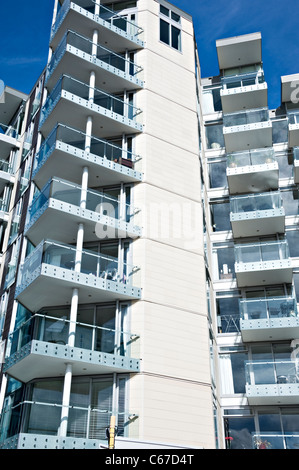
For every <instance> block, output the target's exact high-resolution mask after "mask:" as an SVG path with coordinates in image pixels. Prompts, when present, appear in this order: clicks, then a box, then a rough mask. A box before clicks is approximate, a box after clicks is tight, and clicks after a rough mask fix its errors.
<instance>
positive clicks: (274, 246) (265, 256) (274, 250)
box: [235, 240, 290, 264]
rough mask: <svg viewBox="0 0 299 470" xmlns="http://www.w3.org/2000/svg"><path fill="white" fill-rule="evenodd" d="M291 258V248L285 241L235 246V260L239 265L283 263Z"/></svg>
mask: <svg viewBox="0 0 299 470" xmlns="http://www.w3.org/2000/svg"><path fill="white" fill-rule="evenodd" d="M289 257H290V254H289V247H288V243H287V241H285V240H281V241H268V242H259V243H249V244H247V243H244V244H240V245H235V259H236V263H238V264H245V263H261V262H264V261H281V260H287V259H289Z"/></svg>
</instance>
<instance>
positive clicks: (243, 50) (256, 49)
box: [216, 33, 262, 70]
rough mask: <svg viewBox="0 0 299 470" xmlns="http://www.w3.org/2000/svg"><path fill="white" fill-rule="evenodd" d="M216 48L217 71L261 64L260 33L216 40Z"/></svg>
mask: <svg viewBox="0 0 299 470" xmlns="http://www.w3.org/2000/svg"><path fill="white" fill-rule="evenodd" d="M216 47H217V55H218V63H219V70H223V69H230V68H234V67H242V66H244V65H249V64H260V63H261V62H262V37H261V33H251V34H244V35H241V36H236V37H232V38H225V39H218V40H217V41H216Z"/></svg>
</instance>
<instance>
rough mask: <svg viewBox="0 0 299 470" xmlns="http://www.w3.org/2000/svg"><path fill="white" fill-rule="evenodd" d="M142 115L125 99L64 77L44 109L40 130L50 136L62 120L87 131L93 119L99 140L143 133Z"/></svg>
mask: <svg viewBox="0 0 299 470" xmlns="http://www.w3.org/2000/svg"><path fill="white" fill-rule="evenodd" d="M141 115H142V112H141V110H140V109H138V108H136V107H135V106H133V105H131V104H130V103H129V102H126V101H124V99H123V98H120V97H118V96H115V95H112V94H109V93H106V92H105V91H103V90H99V89H97V88H91V87H90V86H88V85H86V84H85V83H83V82H80V81H78V80H75V79H74V78H71V77H68V76H66V75H63V76H62V77H61V78H60V80H59V81H58V83H57V84H56V86H55V87H54V89H53V90H52V92H51V94H50V95H49V97H48V99H47V101H46V103H45V104H44V106H43V107H42V110H41V118H40V123H39V130H40V131H41V132H42V133H43V134H44V135H48V134H49V132H51V131H52V129H53V128H54V126H55V125H56V123H57V122H60V121H61V122H67V123H68V125H69V126H70V127H74V128H77V129H85V128H86V123H87V118H88V117H90V116H91V117H92V118H93V125H94V126H95V127H96V128H97V129H98V132H99V134H100V135H99V136H100V137H101V136H105V135H106V136H107V135H108V136H110V137H114V136H119V135H121V134H122V133H131V134H135V133H139V132H142V130H143V126H142V124H141V122H140V121H141Z"/></svg>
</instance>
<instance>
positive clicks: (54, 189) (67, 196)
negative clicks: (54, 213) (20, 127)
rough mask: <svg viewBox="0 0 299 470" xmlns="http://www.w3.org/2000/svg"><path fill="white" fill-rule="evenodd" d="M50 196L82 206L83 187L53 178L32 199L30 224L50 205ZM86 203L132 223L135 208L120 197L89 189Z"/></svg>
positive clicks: (113, 216)
mask: <svg viewBox="0 0 299 470" xmlns="http://www.w3.org/2000/svg"><path fill="white" fill-rule="evenodd" d="M50 198H53V199H57V200H58V201H62V202H66V203H68V204H72V205H74V206H77V207H80V206H81V198H82V188H81V187H80V186H78V185H75V184H73V183H69V182H68V181H63V180H60V179H58V178H53V179H51V181H49V182H48V184H47V185H46V186H45V187H44V188H43V189H42V191H41V192H40V193H39V194H37V195H36V196H35V197H34V199H33V201H32V203H31V206H30V208H29V222H28V225H30V224H31V223H32V221H33V219H34V218H35V216H36V214H37V213H38V211H40V210H41V209H42V208H43V207H44V208H46V207H47V206H48V204H49V199H50ZM84 203H85V204H84V205H85V207H84V209H87V210H90V211H93V212H97V213H99V214H103V215H107V216H109V217H112V218H114V219H116V220H124V221H126V222H128V223H130V222H132V219H133V217H134V208H133V207H132V206H131V205H130V204H125V203H124V204H122V203H121V202H120V199H119V198H115V197H112V196H109V195H106V194H104V193H99V192H97V191H94V190H91V189H88V190H87V191H86V194H85V193H84Z"/></svg>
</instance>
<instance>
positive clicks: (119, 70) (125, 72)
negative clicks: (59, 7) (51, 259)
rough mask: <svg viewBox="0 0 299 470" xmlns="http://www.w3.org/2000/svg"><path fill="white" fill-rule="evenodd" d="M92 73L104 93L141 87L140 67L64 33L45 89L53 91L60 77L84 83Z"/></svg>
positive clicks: (109, 51) (101, 47)
mask: <svg viewBox="0 0 299 470" xmlns="http://www.w3.org/2000/svg"><path fill="white" fill-rule="evenodd" d="M91 71H98V72H99V75H100V81H101V83H102V87H103V89H104V90H105V91H109V92H110V93H117V92H119V90H123V89H126V90H135V89H141V88H142V87H143V81H142V79H141V75H142V68H141V67H138V65H137V64H135V63H134V62H131V61H130V60H127V59H126V58H125V57H124V54H122V55H121V54H116V53H115V52H113V51H111V50H109V49H107V48H105V47H103V46H101V45H99V44H93V43H92V41H90V40H89V39H87V38H85V37H84V36H80V35H79V34H77V33H74V32H72V31H67V33H66V34H65V35H64V37H63V38H62V40H61V42H60V44H59V45H58V46H57V48H56V50H55V52H54V54H53V56H52V58H51V61H50V63H49V65H48V67H47V72H46V79H45V81H46V86H47V88H48V89H52V88H53V86H54V85H56V83H57V80H59V78H60V77H61V75H62V74H63V73H67V74H68V75H69V76H71V77H76V78H77V79H78V80H80V81H81V82H85V83H86V82H88V81H89V77H90V72H91ZM105 84H107V85H105Z"/></svg>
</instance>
